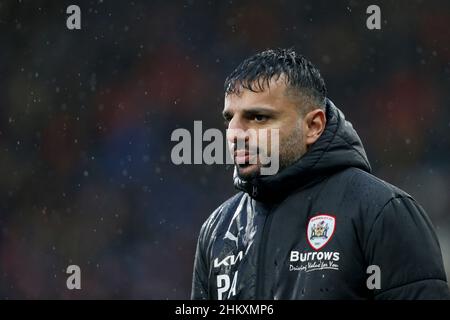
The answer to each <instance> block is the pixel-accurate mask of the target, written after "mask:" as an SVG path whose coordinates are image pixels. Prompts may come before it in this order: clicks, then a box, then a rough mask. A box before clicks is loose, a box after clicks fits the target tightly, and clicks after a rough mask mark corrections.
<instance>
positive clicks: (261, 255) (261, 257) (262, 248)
mask: <svg viewBox="0 0 450 320" xmlns="http://www.w3.org/2000/svg"><path fill="white" fill-rule="evenodd" d="M272 216H273V212H270V211H269V212H267V213H266V217H265V219H264V224H263V230H262V234H261V244H260V245H259V251H258V267H257V271H256V272H257V273H256V299H264V273H265V272H264V267H265V260H266V246H267V241H268V234H269V230H270V225H271V222H272Z"/></svg>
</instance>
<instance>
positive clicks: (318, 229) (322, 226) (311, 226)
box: [306, 214, 336, 250]
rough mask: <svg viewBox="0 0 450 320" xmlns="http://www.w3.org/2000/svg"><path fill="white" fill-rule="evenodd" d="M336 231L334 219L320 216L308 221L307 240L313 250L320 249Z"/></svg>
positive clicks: (323, 215) (328, 216)
mask: <svg viewBox="0 0 450 320" xmlns="http://www.w3.org/2000/svg"><path fill="white" fill-rule="evenodd" d="M335 229H336V218H335V217H333V216H331V215H328V214H321V215H317V216H314V217H312V218H311V219H309V222H308V227H307V235H306V236H307V239H308V243H309V245H310V246H311V247H312V248H313V249H314V250H320V249H322V248H323V247H324V246H325V245H326V244H327V243H328V241H330V239H331V237H332V236H333V234H334V230H335Z"/></svg>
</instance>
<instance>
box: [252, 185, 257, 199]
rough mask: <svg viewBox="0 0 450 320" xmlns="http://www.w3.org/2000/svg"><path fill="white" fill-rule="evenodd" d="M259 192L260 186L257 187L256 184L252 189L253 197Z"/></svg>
mask: <svg viewBox="0 0 450 320" xmlns="http://www.w3.org/2000/svg"><path fill="white" fill-rule="evenodd" d="M257 194H258V188H257V187H256V186H253V189H252V196H253V197H256V195H257Z"/></svg>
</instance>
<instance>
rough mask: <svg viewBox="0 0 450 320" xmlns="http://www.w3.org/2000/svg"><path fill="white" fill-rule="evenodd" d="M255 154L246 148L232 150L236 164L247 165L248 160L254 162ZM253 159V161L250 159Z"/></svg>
mask: <svg viewBox="0 0 450 320" xmlns="http://www.w3.org/2000/svg"><path fill="white" fill-rule="evenodd" d="M255 157H256V154H251V153H250V152H248V151H246V150H236V151H235V152H234V163H236V164H237V165H248V164H251V163H250V162H252V163H253V162H254V163H256V162H255V161H254V160H255ZM251 160H253V161H251Z"/></svg>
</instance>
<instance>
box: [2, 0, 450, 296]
mask: <svg viewBox="0 0 450 320" xmlns="http://www.w3.org/2000/svg"><path fill="white" fill-rule="evenodd" d="M70 4H77V5H79V6H80V8H81V30H77V31H70V30H68V29H67V28H66V19H67V17H68V14H66V8H67V7H68V6H69V5H70ZM370 4H378V5H379V6H380V8H381V17H382V29H381V30H374V31H371V30H368V29H367V27H366V19H367V17H368V14H366V8H367V6H368V5H370ZM449 21H450V2H449V1H375V2H374V1H372V2H366V1H317V0H315V1H286V0H284V1H272V2H267V1H261V0H255V1H232V0H230V1H195V0H189V1H109V0H103V1H101V0H95V1H94V0H91V1H70V2H69V1H26V0H23V1H14V0H8V1H0V39H1V42H0V195H1V206H0V298H2V299H16V298H23V299H35V298H45V299H48V298H63V299H72V298H86V299H94V298H100V299H104V298H113V299H119V298H127V299H128V298H130V299H183V298H189V293H190V286H191V274H192V264H193V257H194V252H195V244H196V240H197V236H198V232H199V229H200V226H201V224H202V222H203V221H204V220H205V219H206V218H207V217H208V216H209V214H210V213H211V212H212V211H213V210H214V209H215V208H216V207H217V206H218V205H219V204H221V203H222V202H223V201H225V200H226V199H228V198H229V197H230V196H231V195H233V194H234V192H235V190H234V189H233V186H232V179H231V178H232V168H231V167H230V166H225V165H211V166H208V165H190V166H189V165H180V166H176V165H174V164H172V163H171V161H170V151H171V149H172V147H173V146H174V145H175V144H176V143H175V142H172V141H171V140H170V135H171V133H172V131H173V130H174V129H176V128H186V129H188V130H189V131H191V132H192V131H193V121H194V120H202V121H203V128H204V130H205V129H207V128H213V127H214V128H222V129H224V126H223V121H222V117H221V110H222V107H223V81H224V79H225V77H226V76H227V75H228V73H230V72H231V71H232V69H233V68H234V67H235V66H236V65H237V64H238V63H239V62H240V61H241V60H242V59H244V58H246V57H247V56H249V55H251V54H254V53H256V52H258V51H260V50H263V49H266V48H273V47H294V48H295V49H296V50H298V51H299V52H301V53H303V54H304V55H305V56H306V57H308V58H309V59H310V60H311V61H312V62H313V63H315V64H316V65H317V66H318V67H319V69H320V70H321V72H322V75H323V77H324V78H325V81H326V83H327V86H328V90H329V98H330V99H331V100H332V101H333V102H334V103H335V104H336V105H337V106H338V107H339V108H341V110H342V111H343V112H344V113H345V114H346V117H347V119H349V120H350V121H351V122H352V123H353V125H354V127H355V128H356V130H357V131H358V133H359V134H360V136H361V138H362V140H363V143H364V145H365V147H366V150H367V153H368V156H369V159H370V161H371V164H372V166H373V169H374V173H375V174H376V175H377V176H379V177H381V178H382V179H385V180H387V181H388V182H391V183H393V184H395V185H397V186H399V187H401V188H402V189H404V190H406V191H407V192H408V193H410V194H411V195H413V196H414V197H415V198H416V199H417V200H418V201H419V202H420V203H421V204H422V206H423V207H424V208H425V209H426V211H427V212H428V214H429V216H430V217H431V220H432V222H433V224H434V225H435V227H436V231H437V234H438V236H439V239H440V243H441V246H442V251H443V255H444V260H445V265H446V269H447V273H448V275H449V276H450V215H449V212H450V197H449V180H450V148H449V146H450V141H449V137H450V135H449V131H450V80H449V79H450V63H449V61H450V50H449V43H450V41H449V40H450V31H449V30H450V29H449V28H448V23H449ZM399 237H401V235H400V234H399ZM70 264H76V265H79V266H80V267H81V270H82V272H81V275H82V278H81V279H82V280H81V285H82V289H81V290H73V291H70V290H67V288H66V279H67V276H68V275H67V274H66V273H65V271H66V268H67V266H68V265H70ZM418 267H420V266H418Z"/></svg>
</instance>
